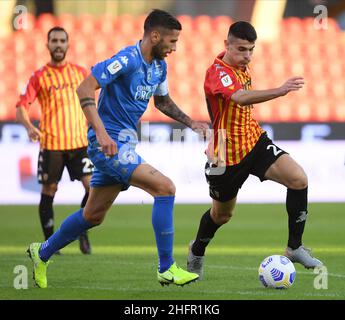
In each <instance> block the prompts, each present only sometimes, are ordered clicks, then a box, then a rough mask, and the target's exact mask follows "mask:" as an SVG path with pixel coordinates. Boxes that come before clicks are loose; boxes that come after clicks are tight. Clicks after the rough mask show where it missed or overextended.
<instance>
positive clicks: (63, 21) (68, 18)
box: [57, 13, 78, 37]
mask: <svg viewBox="0 0 345 320" xmlns="http://www.w3.org/2000/svg"><path fill="white" fill-rule="evenodd" d="M57 24H58V25H59V26H61V27H63V28H64V29H65V30H66V31H67V33H68V34H69V36H70V37H71V36H73V34H74V32H77V28H78V27H77V24H78V22H77V18H76V17H75V16H74V15H72V14H69V13H61V14H60V15H59V17H58V20H57Z"/></svg>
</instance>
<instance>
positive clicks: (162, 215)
mask: <svg viewBox="0 0 345 320" xmlns="http://www.w3.org/2000/svg"><path fill="white" fill-rule="evenodd" d="M174 201H175V196H163V197H155V198H154V203H153V209H152V225H153V230H154V232H155V236H156V245H157V249H158V257H159V263H158V270H159V272H164V271H166V270H168V269H169V268H170V266H171V265H172V264H173V263H174V259H173V242H174V219H173V218H174V217H173V208H174Z"/></svg>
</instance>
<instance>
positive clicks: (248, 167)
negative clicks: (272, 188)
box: [187, 21, 322, 279]
mask: <svg viewBox="0 0 345 320" xmlns="http://www.w3.org/2000/svg"><path fill="white" fill-rule="evenodd" d="M256 38H257V35H256V31H255V29H254V28H253V26H252V25H251V24H250V23H248V22H245V21H239V22H236V23H234V24H233V25H231V26H230V29H229V32H228V37H227V39H226V40H225V42H224V43H225V52H222V53H221V54H219V55H218V57H217V58H216V59H215V61H214V63H213V64H212V65H211V67H210V68H209V69H208V70H207V72H206V78H205V83H204V90H205V95H206V101H207V107H208V111H209V115H210V118H211V121H212V127H213V130H214V132H213V139H211V142H210V144H209V146H208V150H207V156H208V161H207V163H206V167H205V175H206V180H207V182H208V184H209V190H210V196H211V198H212V199H213V202H212V207H211V208H210V209H209V210H207V211H206V212H205V214H204V215H203V216H202V218H201V221H200V225H199V229H198V232H197V235H196V239H195V240H193V241H191V243H190V250H189V255H188V259H187V268H188V270H189V271H191V272H196V273H198V274H199V276H200V278H202V276H203V264H204V254H205V250H206V246H207V245H208V243H209V242H210V240H211V239H212V238H213V236H214V234H215V232H216V231H217V230H218V228H219V227H220V226H222V225H223V224H225V223H227V222H228V221H229V220H230V218H231V216H232V215H233V211H234V208H235V204H236V197H237V193H238V191H239V189H240V188H241V186H242V184H243V183H244V182H245V181H246V179H247V178H248V176H249V175H250V174H252V175H255V176H257V177H258V178H259V179H260V180H261V181H264V180H272V181H275V182H278V183H280V184H282V185H284V186H285V187H287V197H286V208H287V213H288V229H289V237H288V244H287V249H286V251H285V255H286V256H287V257H289V258H290V259H291V260H292V261H295V262H299V263H301V264H302V265H304V266H305V267H306V268H314V267H317V266H320V265H321V264H322V263H321V262H320V261H319V260H318V259H316V258H313V257H312V256H311V255H310V252H309V250H308V249H306V248H305V247H304V246H303V245H302V234H303V231H304V226H305V222H306V218H307V212H308V211H307V190H308V189H307V187H308V180H307V176H306V174H305V172H304V171H303V169H302V168H301V167H300V166H299V165H298V164H297V163H296V162H295V161H294V160H293V159H292V157H291V156H290V155H289V154H287V153H286V152H285V151H283V150H282V149H280V148H279V147H278V146H276V145H275V144H274V143H273V142H272V141H271V140H270V139H269V138H268V136H267V134H266V132H265V131H264V130H263V129H262V128H261V127H260V125H259V124H258V122H257V121H256V120H255V119H253V117H252V110H253V104H256V103H261V102H265V101H269V100H271V99H276V98H278V97H281V96H284V95H286V94H288V93H289V92H292V91H297V90H299V89H301V88H302V87H303V84H304V80H303V78H302V77H293V78H291V79H288V80H287V81H286V82H285V83H284V84H283V85H282V86H280V87H277V88H274V89H268V90H252V88H251V77H250V71H249V67H248V64H249V62H250V60H251V57H252V54H253V51H254V47H255V41H256ZM274 63H275V62H274ZM200 278H199V279H200Z"/></svg>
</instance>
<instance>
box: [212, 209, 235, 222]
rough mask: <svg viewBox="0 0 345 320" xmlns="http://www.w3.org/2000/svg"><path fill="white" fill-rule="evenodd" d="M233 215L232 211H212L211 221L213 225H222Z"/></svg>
mask: <svg viewBox="0 0 345 320" xmlns="http://www.w3.org/2000/svg"><path fill="white" fill-rule="evenodd" d="M232 215H233V211H232V210H226V211H217V210H212V220H213V222H214V223H216V224H218V225H223V224H225V223H227V222H229V220H230V219H231V217H232Z"/></svg>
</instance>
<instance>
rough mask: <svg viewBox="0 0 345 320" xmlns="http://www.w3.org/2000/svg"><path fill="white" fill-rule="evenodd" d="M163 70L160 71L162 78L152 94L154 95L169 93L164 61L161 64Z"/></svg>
mask: <svg viewBox="0 0 345 320" xmlns="http://www.w3.org/2000/svg"><path fill="white" fill-rule="evenodd" d="M162 67H163V72H162V80H161V82H160V84H159V85H158V87H157V89H156V91H155V92H154V94H153V95H155V96H166V95H168V94H169V86H168V78H167V65H166V63H165V62H164V63H163V64H162Z"/></svg>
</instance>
